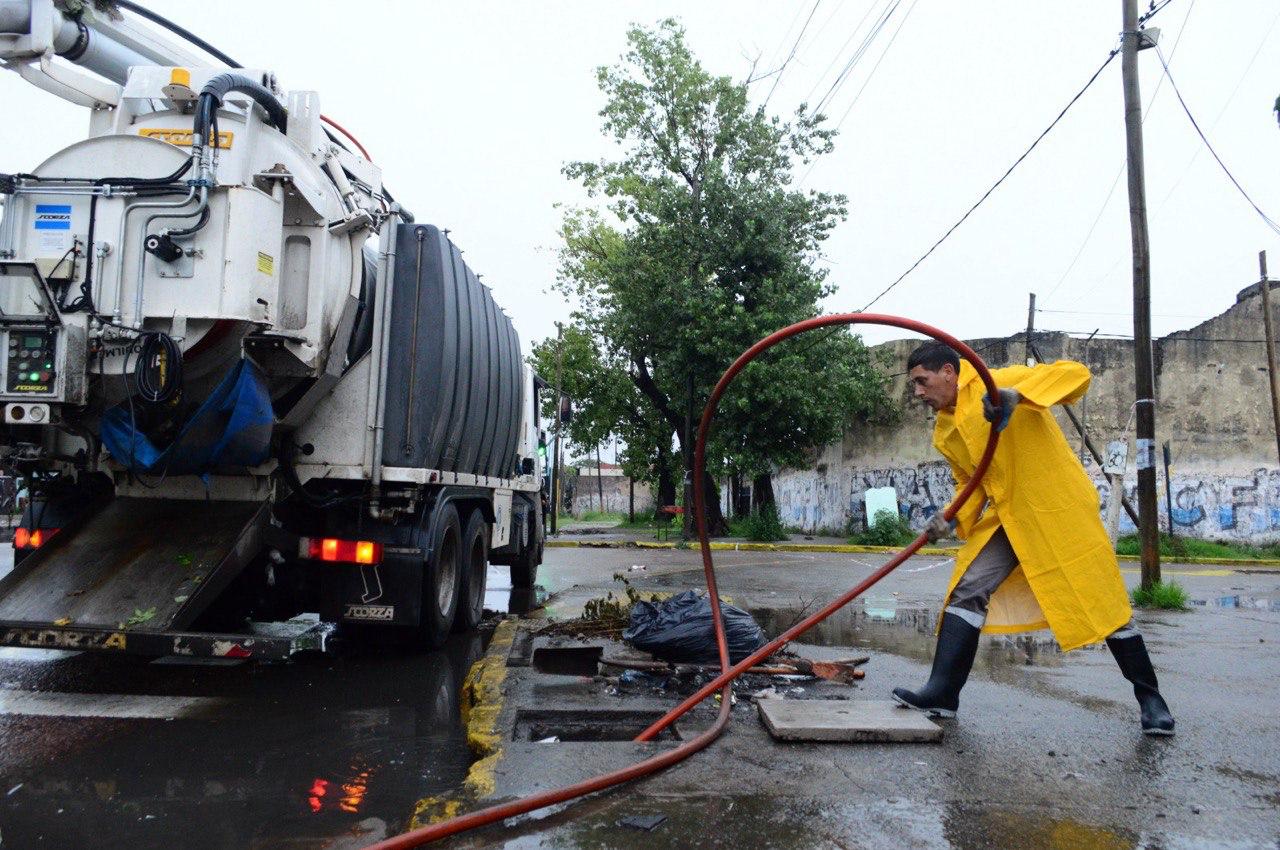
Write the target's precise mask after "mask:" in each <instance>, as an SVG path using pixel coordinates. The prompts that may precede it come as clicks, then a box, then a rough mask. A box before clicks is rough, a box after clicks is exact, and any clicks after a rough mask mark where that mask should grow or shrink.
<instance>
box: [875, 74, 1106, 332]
mask: <svg viewBox="0 0 1280 850" xmlns="http://www.w3.org/2000/svg"><path fill="white" fill-rule="evenodd" d="M1118 52H1119V51H1118V50H1115V49H1113V50H1112V51H1111V52H1110V53H1108V54H1107V58H1106V59H1104V60H1103V62H1102V64H1101V65H1099V66H1098V70H1096V71H1094V72H1093V76H1092V77H1090V78H1089V81H1088V82H1086V83H1085V84H1084V87H1083V88H1081V89H1080V91H1078V92H1076V94H1075V97H1073V98H1071V100H1069V101H1068V102H1067V105H1066V106H1064V107H1062V111H1061V112H1059V113H1058V116H1057V117H1056V118H1054V119H1053V121H1051V122H1050V123H1049V126H1048V127H1045V128H1044V130H1043V131H1042V132H1041V133H1040V135H1039V136H1036V139H1035V141H1034V142H1032V143H1031V146H1030V147H1029V148H1027V149H1026V150H1025V151H1023V153H1022V156H1020V157H1018V158H1017V159H1016V160H1014V162H1013V165H1011V166H1009V168H1008V170H1007V171H1005V173H1004V174H1002V175H1000V179H999V180H997V181H996V182H995V183H994V184H992V186H991V188H990V189H988V190H987V191H986V192H985V193H983V195H982V197H981V198H978V200H977V202H976V203H975V204H974V205H973V206H971V207H969V209H968V211H967V212H966V213H965V214H964V215H962V216H960V220H959V221H957V222H956V223H955V224H953V225H951V228H950V229H949V230H947V232H946V233H944V234H942V237H941V238H940V239H939V240H938V241H937V242H934V243H933V245H932V247H930V248H929V250H928V251H925V252H924V254H923V255H921V257H920V259H918V260H916V261H915V262H914V263H912V264H911V267H910V268H908V269H907V270H906V271H905V272H903V273H902V274H901V275H899V276H898V279H897V280H895V281H894V282H893V283H891V284H889V285H888V286H886V287H885V288H884V289H883V290H881V291H880V294H879V295H877V296H876V297H875V298H872V299H871V300H870V301H868V302H867V304H866V306H864V307H863V308H862V311H863V312H865V311H866V310H867V309H869V308H870V307H871V306H872V305H873V304H875V303H876V302H877V301H879V300H880V299H881V298H883V297H884V296H885V295H887V294H888V293H889V292H890V290H892V289H893V288H894V287H896V286H897V285H898V284H900V283H902V281H904V280H905V279H906V277H907V275H909V274H911V273H912V272H913V271H915V270H916V269H917V268H918V267H919V266H920V264H921V263H923V262H924V261H925V260H927V259H928V258H929V256H930V255H931V254H932V253H933V252H934V251H936V250H937V249H938V246H939V245H941V244H942V243H943V242H946V241H947V239H948V238H949V237H950V236H951V234H952V233H955V232H956V229H957V228H959V227H960V225H962V224H964V223H965V221H966V220H967V219H968V218H969V216H971V215H973V213H974V211H975V210H977V209H978V207H980V206H982V204H983V203H984V202H985V201H986V200H987V198H989V197H991V194H992V193H993V192H995V190H996V189H998V188H1000V184H1002V183H1004V181H1005V180H1006V179H1007V178H1008V177H1009V175H1010V174H1012V173H1013V171H1014V169H1016V168H1017V167H1018V166H1019V165H1021V164H1022V161H1023V160H1025V159H1026V158H1027V157H1028V156H1030V155H1031V152H1032V151H1033V150H1035V149H1036V146H1037V145H1039V144H1040V142H1041V140H1043V139H1044V137H1045V136H1047V135H1049V133H1050V131H1052V130H1053V128H1054V127H1056V126H1058V122H1059V121H1061V120H1062V118H1063V116H1065V115H1066V114H1067V112H1068V111H1069V110H1070V109H1071V107H1072V106H1074V105H1075V103H1076V101H1078V100H1079V99H1080V98H1081V97H1083V96H1084V93H1085V92H1087V91H1088V90H1089V87H1090V86H1092V85H1093V83H1094V81H1095V80H1097V79H1098V77H1100V76H1101V75H1102V72H1103V70H1104V69H1105V68H1106V67H1107V66H1108V65H1110V64H1111V60H1112V59H1114V58H1116V54H1117V53H1118Z"/></svg>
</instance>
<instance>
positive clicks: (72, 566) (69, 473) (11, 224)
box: [0, 0, 545, 658]
mask: <svg viewBox="0 0 1280 850" xmlns="http://www.w3.org/2000/svg"><path fill="white" fill-rule="evenodd" d="M138 11H141V12H144V13H145V14H146V15H147V17H150V18H152V19H153V20H159V21H160V22H161V23H162V24H165V25H166V26H167V27H168V28H169V29H171V30H173V31H176V32H178V33H184V32H185V31H183V30H182V29H181V28H180V27H177V26H176V25H173V24H170V23H168V22H165V21H164V20H163V19H161V18H158V16H156V15H154V14H153V13H149V12H146V10H143V9H139V7H137V5H136V4H134V3H129V2H123V0H122V2H120V3H118V4H112V3H109V2H104V3H97V4H92V5H91V4H88V3H74V4H73V3H55V2H53V0H0V62H3V64H4V66H5V67H6V68H8V69H10V70H13V71H15V72H17V73H18V74H20V75H21V76H22V77H24V78H25V79H27V80H28V81H30V82H32V83H33V84H35V85H37V86H39V87H40V88H42V89H44V90H46V91H49V92H51V93H53V94H56V95H58V96H59V97H63V98H65V99H67V100H69V101H71V102H73V103H76V104H79V105H82V106H85V107H87V108H88V109H89V129H88V134H87V136H86V138H84V139H83V140H81V141H78V142H76V143H75V144H72V145H71V146H69V147H67V148H64V149H63V150H60V151H57V152H55V153H52V154H51V155H50V156H49V157H48V158H47V159H46V160H45V161H44V162H42V163H40V164H38V165H36V166H34V167H31V168H30V170H29V171H23V170H21V169H20V168H15V169H13V170H12V171H8V170H7V169H4V168H3V167H2V163H0V170H4V171H6V173H4V174H0V199H2V200H3V202H4V216H3V219H0V352H3V354H2V355H0V409H3V412H4V418H3V424H2V425H0V465H2V466H4V467H7V468H8V469H10V470H12V471H13V473H14V474H16V475H18V476H21V477H22V478H23V479H24V480H25V481H26V482H27V484H28V489H29V491H30V493H31V498H30V502H29V504H28V505H27V507H26V509H25V511H24V513H23V515H22V519H21V526H20V527H19V528H18V529H17V531H16V532H15V541H14V542H15V568H14V570H13V571H12V572H11V573H10V574H9V575H7V576H5V577H4V578H3V579H0V645H21V646H46V647H58V648H73V649H100V650H104V651H123V652H138V653H143V654H155V655H164V654H189V655H190V654H195V655H202V654H209V655H233V656H242V657H258V658H280V657H286V656H288V655H289V654H290V653H292V652H294V651H297V650H300V649H323V648H324V646H325V643H326V640H327V638H328V636H329V634H330V633H331V631H332V630H333V629H334V628H335V627H338V626H342V627H349V629H350V631H352V632H353V633H355V634H365V633H373V632H392V633H395V634H399V635H402V636H404V637H407V638H411V639H415V640H417V641H419V642H420V643H422V644H423V645H426V646H436V645H439V644H440V643H441V642H443V641H444V639H445V638H446V637H447V636H448V634H449V633H450V631H451V630H455V629H457V630H461V629H467V628H473V627H474V626H475V625H476V624H477V623H478V622H479V620H480V618H481V615H482V612H483V605H484V594H485V578H486V571H487V566H488V564H490V563H495V564H504V565H509V566H510V569H511V577H512V582H513V585H514V586H515V587H517V588H528V587H531V586H532V585H533V582H534V580H535V577H536V573H537V568H538V565H539V563H540V562H541V559H542V547H543V536H544V525H543V514H544V505H545V501H544V499H545V493H544V488H543V471H542V462H543V461H542V455H541V453H540V452H539V444H540V434H541V432H540V430H539V422H538V411H539V404H538V393H539V390H540V389H542V388H543V387H544V385H543V384H542V382H541V381H540V380H539V379H538V377H537V376H536V375H534V374H533V373H532V371H531V370H530V369H529V368H528V367H527V366H526V365H525V364H524V363H523V362H522V358H521V356H520V343H519V339H518V337H517V335H516V332H515V328H514V327H513V325H512V323H511V320H510V319H509V318H508V317H507V315H506V314H505V313H504V312H503V311H502V309H501V308H500V307H499V306H498V305H497V303H496V302H495V301H494V299H493V296H492V293H491V292H490V291H489V289H488V287H486V286H484V285H483V284H481V283H480V281H479V278H478V277H477V276H476V275H475V273H473V272H472V271H471V269H470V268H469V267H468V266H467V264H466V263H465V262H463V260H462V255H461V252H460V251H459V250H458V248H457V247H456V246H455V245H454V244H453V243H452V242H451V240H450V239H449V237H448V235H447V231H444V230H442V229H441V228H438V227H436V226H433V225H430V224H424V223H419V222H416V221H415V220H414V218H413V216H412V215H411V214H410V213H409V212H408V210H407V209H405V208H404V207H403V206H401V205H400V204H399V203H397V202H396V201H395V200H393V198H392V197H391V195H390V193H389V192H388V191H387V190H386V189H385V188H384V187H383V183H382V173H381V170H380V169H379V168H378V167H377V166H375V165H374V164H373V163H372V162H370V161H369V160H368V159H367V158H366V157H364V156H361V155H360V154H359V153H356V152H353V151H351V150H349V149H348V148H347V147H346V146H345V145H343V144H342V143H341V142H340V140H339V138H338V137H337V136H335V135H333V134H331V133H330V132H329V131H328V129H327V128H326V126H325V124H324V120H323V119H322V116H321V114H320V104H319V97H318V96H317V94H316V93H315V92H311V91H285V90H283V89H281V87H280V86H279V84H278V82H277V80H276V77H275V75H274V73H272V72H270V71H269V70H266V69H244V68H234V69H230V70H229V69H227V68H224V67H210V65H209V61H208V60H207V59H201V58H199V56H198V55H197V54H195V53H193V52H191V51H189V50H188V49H187V48H186V47H185V46H183V45H182V44H178V43H169V39H168V38H167V37H165V36H162V35H160V34H159V33H158V32H157V31H156V30H155V29H153V28H152V27H150V26H145V25H142V24H140V23H139V22H138V20H137V19H136V18H135V17H134V16H133V14H132V12H138ZM187 36H188V37H189V38H190V39H192V40H194V41H196V42H197V46H200V47H201V48H202V49H206V50H207V49H208V45H205V44H203V43H202V42H199V40H198V39H196V38H195V37H194V36H191V35H190V34H187ZM218 55H219V56H221V58H223V59H225V58H226V57H225V56H222V55H221V54H218ZM357 147H358V145H357ZM2 157H3V150H2V149H0V158H2ZM24 165H25V164H24Z"/></svg>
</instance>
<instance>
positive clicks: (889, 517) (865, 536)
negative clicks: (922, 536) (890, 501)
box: [849, 511, 916, 546]
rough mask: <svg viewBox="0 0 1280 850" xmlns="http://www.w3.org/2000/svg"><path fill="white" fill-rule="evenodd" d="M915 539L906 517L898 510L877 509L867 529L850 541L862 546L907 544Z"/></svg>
mask: <svg viewBox="0 0 1280 850" xmlns="http://www.w3.org/2000/svg"><path fill="white" fill-rule="evenodd" d="M915 539H916V535H915V532H913V531H912V530H911V524H910V523H908V522H907V518H906V517H904V516H902V515H901V514H899V513H897V512H896V511H876V515H875V517H874V518H873V519H872V520H871V525H869V526H867V530H866V531H862V532H859V533H858V534H855V535H854V536H853V537H852V538H850V540H849V542H851V543H857V544H859V545H861V546H905V545H907V544H908V543H910V542H911V541H912V540H915Z"/></svg>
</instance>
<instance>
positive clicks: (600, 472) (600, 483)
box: [596, 443, 604, 513]
mask: <svg viewBox="0 0 1280 850" xmlns="http://www.w3.org/2000/svg"><path fill="white" fill-rule="evenodd" d="M596 493H597V494H598V495H599V497H600V513H604V464H603V463H602V462H601V461H600V444H599V443H596Z"/></svg>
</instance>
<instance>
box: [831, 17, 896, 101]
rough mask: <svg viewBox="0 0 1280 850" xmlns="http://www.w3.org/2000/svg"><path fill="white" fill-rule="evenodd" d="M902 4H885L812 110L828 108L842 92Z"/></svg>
mask: <svg viewBox="0 0 1280 850" xmlns="http://www.w3.org/2000/svg"><path fill="white" fill-rule="evenodd" d="M900 5H902V0H892V5H890V4H889V3H886V4H885V7H884V11H883V12H881V14H880V16H879V17H878V18H876V21H875V23H873V24H872V25H871V29H870V30H869V31H868V32H867V34H866V35H865V36H863V38H862V42H861V43H860V44H859V45H858V47H857V49H855V50H854V51H853V54H852V55H851V56H850V57H849V61H848V62H846V63H845V65H844V68H842V69H841V70H840V73H839V74H837V75H836V78H835V80H833V81H832V83H831V87H830V88H828V89H827V93H826V94H824V95H823V96H822V98H821V99H820V100H819V101H818V102H817V104H816V105H814V107H813V108H812V109H811V110H810V112H813V113H818V112H821V111H822V110H824V109H826V108H827V106H828V105H829V104H830V103H831V101H832V100H833V99H834V98H835V96H836V95H837V94H838V93H839V92H840V89H841V88H842V87H843V86H844V83H845V80H847V79H848V78H849V75H850V74H851V73H852V72H853V69H854V68H855V67H857V64H858V62H860V61H861V60H862V57H863V56H865V55H866V53H867V51H868V50H869V49H870V48H871V45H872V43H873V42H875V40H876V37H877V36H879V35H880V32H881V31H882V30H883V29H884V27H885V25H886V24H887V23H888V22H889V19H890V18H891V17H893V13H894V12H896V11H897V10H898V7H899V6H900ZM859 26H861V23H859Z"/></svg>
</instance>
